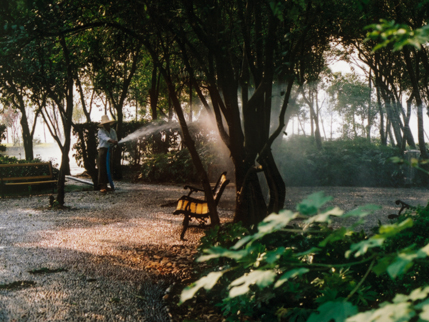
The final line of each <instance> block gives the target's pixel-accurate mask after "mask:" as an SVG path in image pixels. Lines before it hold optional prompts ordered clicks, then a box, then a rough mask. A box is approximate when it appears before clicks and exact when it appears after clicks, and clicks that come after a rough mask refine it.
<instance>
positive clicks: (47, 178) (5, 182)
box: [0, 162, 58, 198]
mask: <svg viewBox="0 0 429 322" xmlns="http://www.w3.org/2000/svg"><path fill="white" fill-rule="evenodd" d="M25 167H26V168H39V167H48V171H49V174H47V175H36V176H21V177H4V176H3V175H4V173H3V172H4V171H0V178H1V186H0V190H1V196H2V198H4V194H5V191H4V190H5V189H3V186H20V185H36V184H44V183H48V184H49V183H57V182H58V180H54V179H53V178H54V176H53V173H52V163H51V162H37V163H16V164H0V169H6V168H25ZM38 170H43V168H39V169H38ZM40 172H41V171H39V173H40ZM43 172H45V171H43ZM31 180H35V181H31ZM13 181H15V182H13ZM16 181H19V182H16ZM52 192H54V187H52Z"/></svg>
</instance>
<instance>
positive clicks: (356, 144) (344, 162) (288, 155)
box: [273, 136, 404, 187]
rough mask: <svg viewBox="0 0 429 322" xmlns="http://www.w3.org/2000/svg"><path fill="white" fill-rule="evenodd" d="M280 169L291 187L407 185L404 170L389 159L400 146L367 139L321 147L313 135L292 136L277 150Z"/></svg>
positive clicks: (396, 153)
mask: <svg viewBox="0 0 429 322" xmlns="http://www.w3.org/2000/svg"><path fill="white" fill-rule="evenodd" d="M273 152H274V153H275V156H276V158H277V160H279V169H280V172H281V173H282V175H283V177H284V179H285V182H286V184H287V185H289V186H366V187H397V186H400V185H403V177H404V176H403V173H402V170H401V168H400V167H399V166H398V165H395V164H393V163H392V162H390V161H389V159H390V158H391V157H394V156H399V155H400V151H399V150H398V149H396V148H392V147H385V146H381V145H376V144H371V143H368V142H367V141H366V140H363V139H356V140H345V141H344V140H338V141H327V142H324V144H323V149H322V150H317V148H316V146H315V144H314V142H313V139H312V138H311V137H298V136H295V137H292V138H290V139H289V140H287V141H283V142H281V143H280V144H277V145H276V147H275V149H273Z"/></svg>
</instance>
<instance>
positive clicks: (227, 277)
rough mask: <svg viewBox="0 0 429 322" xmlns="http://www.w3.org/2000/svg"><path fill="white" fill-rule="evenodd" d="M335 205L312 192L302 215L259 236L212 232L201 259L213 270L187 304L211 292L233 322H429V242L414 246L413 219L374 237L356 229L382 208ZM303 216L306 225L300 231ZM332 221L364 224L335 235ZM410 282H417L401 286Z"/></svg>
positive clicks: (278, 221) (272, 220)
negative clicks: (415, 321) (422, 270)
mask: <svg viewBox="0 0 429 322" xmlns="http://www.w3.org/2000/svg"><path fill="white" fill-rule="evenodd" d="M329 200H330V198H329V197H325V196H324V195H323V194H322V193H317V194H313V195H311V196H309V197H308V198H307V199H305V200H304V201H303V202H301V203H300V204H299V205H298V206H297V211H296V212H292V211H290V210H284V211H281V212H280V213H279V214H271V215H270V216H268V217H267V218H265V220H264V221H263V222H262V223H260V224H259V225H258V228H257V231H256V232H255V233H254V234H248V233H245V232H244V231H240V230H238V229H237V228H233V229H231V228H230V229H229V231H236V232H238V233H236V234H235V237H234V238H232V239H225V238H216V236H219V234H218V233H216V232H213V231H212V232H209V233H208V235H207V237H206V238H205V239H203V243H204V246H205V247H202V249H203V250H202V255H201V256H200V257H199V258H198V259H197V261H198V262H208V263H211V270H210V272H209V273H208V274H207V275H206V276H204V277H202V278H200V279H199V280H197V281H196V282H195V283H193V284H191V285H190V286H188V287H187V288H185V289H184V290H183V292H182V295H181V301H182V302H185V301H187V300H189V299H191V298H193V297H194V296H196V294H197V292H199V291H200V290H202V289H205V290H206V291H208V292H210V295H212V296H213V298H214V300H216V301H217V303H218V304H217V305H218V306H220V307H221V308H222V310H223V312H224V314H225V316H226V317H227V320H228V321H242V320H252V321H308V322H314V321H318V322H329V321H331V320H335V321H346V320H347V321H349V322H352V321H359V322H360V321H362V322H364V321H365V322H367V321H381V320H382V319H384V320H385V321H409V320H410V319H411V318H412V317H414V316H415V317H417V316H418V315H420V318H422V319H424V320H427V319H426V318H425V317H426V314H427V313H426V312H427V311H428V310H429V301H428V300H426V301H424V299H426V297H427V296H428V294H429V287H425V286H426V285H427V284H428V282H427V281H428V279H427V275H425V276H421V275H420V274H418V272H419V270H420V268H421V267H422V266H425V269H427V267H426V264H427V256H428V255H429V245H428V246H424V243H425V241H424V240H426V239H427V236H426V237H424V238H423V239H422V243H421V244H419V245H413V246H411V245H410V240H409V236H408V235H407V234H408V229H410V228H411V229H412V227H414V226H413V218H414V217H413V218H411V217H407V216H405V217H404V218H401V220H400V221H398V222H395V223H392V224H390V225H381V226H380V227H379V228H378V232H377V233H376V234H375V235H372V236H368V235H367V234H365V233H364V232H362V231H356V230H355V229H356V227H357V225H358V224H359V223H361V221H362V218H363V217H365V216H366V215H368V214H369V213H371V212H372V211H373V210H375V209H377V208H378V207H376V206H371V205H368V206H366V207H360V208H358V209H355V210H352V211H350V212H348V213H343V212H342V211H341V210H340V209H338V208H324V205H325V204H326V202H328V201H329ZM417 216H419V215H418V214H417ZM299 217H300V218H302V219H304V221H303V227H297V226H294V225H293V220H294V219H297V218H299ZM332 217H343V218H347V217H355V218H357V219H358V220H357V221H356V222H355V223H354V224H353V225H351V226H350V227H341V228H338V229H332V228H330V227H329V226H330V224H331V223H332ZM426 220H427V219H426ZM419 231H422V230H419ZM422 233H423V231H422ZM407 238H408V242H406V239H407ZM234 239H235V240H234ZM398 240H402V243H398ZM209 243H213V245H212V246H211V247H209V248H207V247H206V246H207V244H209ZM405 280H415V283H414V284H409V285H407V287H406V288H403V287H400V286H401V283H402V282H403V281H405ZM399 291H405V293H407V294H408V293H409V295H401V294H399V293H398V292H399ZM359 312H361V313H359ZM384 320H383V321H384Z"/></svg>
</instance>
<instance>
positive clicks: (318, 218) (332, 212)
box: [304, 207, 344, 224]
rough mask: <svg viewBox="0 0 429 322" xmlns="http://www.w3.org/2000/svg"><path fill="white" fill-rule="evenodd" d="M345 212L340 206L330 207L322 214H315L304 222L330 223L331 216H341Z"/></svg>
mask: <svg viewBox="0 0 429 322" xmlns="http://www.w3.org/2000/svg"><path fill="white" fill-rule="evenodd" d="M343 213H344V212H343V211H342V210H341V209H340V208H338V207H335V208H332V209H329V210H327V211H325V212H323V213H321V214H317V215H314V216H312V217H310V218H308V219H307V220H306V221H304V222H305V223H306V224H311V223H313V222H328V223H330V222H331V220H330V216H337V217H340V216H341V215H342V214H343Z"/></svg>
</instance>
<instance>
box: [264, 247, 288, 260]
mask: <svg viewBox="0 0 429 322" xmlns="http://www.w3.org/2000/svg"><path fill="white" fill-rule="evenodd" d="M284 252H285V248H284V247H279V248H276V249H275V250H273V251H269V252H267V253H266V254H265V255H264V261H266V262H267V263H268V264H272V263H274V262H275V261H277V260H278V259H279V258H280V256H281V255H282V254H283V253H284Z"/></svg>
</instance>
